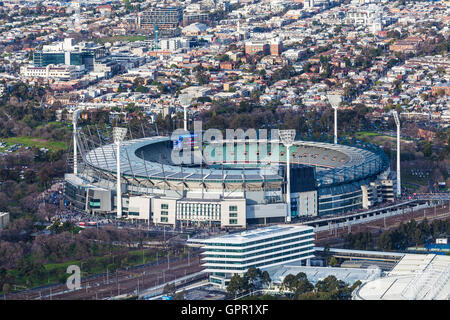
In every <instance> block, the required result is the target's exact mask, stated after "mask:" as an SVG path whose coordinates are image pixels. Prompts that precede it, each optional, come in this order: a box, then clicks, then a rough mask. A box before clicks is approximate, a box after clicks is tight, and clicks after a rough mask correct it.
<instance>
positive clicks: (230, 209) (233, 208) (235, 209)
mask: <svg viewBox="0 0 450 320" xmlns="http://www.w3.org/2000/svg"><path fill="white" fill-rule="evenodd" d="M228 210H229V211H237V206H230V207H229V208H228Z"/></svg>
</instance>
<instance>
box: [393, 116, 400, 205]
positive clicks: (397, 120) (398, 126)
mask: <svg viewBox="0 0 450 320" xmlns="http://www.w3.org/2000/svg"><path fill="white" fill-rule="evenodd" d="M392 114H393V115H394V120H395V125H396V126H397V198H399V199H400V198H401V196H402V184H401V177H400V120H399V118H398V113H397V111H395V110H394V111H392Z"/></svg>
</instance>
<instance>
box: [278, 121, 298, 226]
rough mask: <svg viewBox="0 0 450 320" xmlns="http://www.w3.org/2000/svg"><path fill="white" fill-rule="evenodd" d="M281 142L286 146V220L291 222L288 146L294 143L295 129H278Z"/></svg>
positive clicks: (289, 157) (289, 155) (289, 156)
mask: <svg viewBox="0 0 450 320" xmlns="http://www.w3.org/2000/svg"><path fill="white" fill-rule="evenodd" d="M278 134H279V136H280V140H281V143H282V144H283V145H284V146H285V147H286V149H287V151H286V159H287V170H286V171H287V183H286V184H287V186H286V203H287V215H286V222H291V154H290V153H289V148H290V147H291V146H292V144H293V143H294V139H295V129H290V130H278Z"/></svg>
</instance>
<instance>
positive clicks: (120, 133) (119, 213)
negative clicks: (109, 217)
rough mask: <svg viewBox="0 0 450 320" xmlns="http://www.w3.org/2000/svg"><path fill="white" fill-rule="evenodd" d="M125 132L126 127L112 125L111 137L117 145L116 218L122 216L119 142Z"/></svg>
mask: <svg viewBox="0 0 450 320" xmlns="http://www.w3.org/2000/svg"><path fill="white" fill-rule="evenodd" d="M126 134H127V129H126V128H119V127H114V129H113V139H114V143H115V144H116V147H117V151H116V158H117V196H116V201H117V218H122V191H121V190H120V143H121V142H122V141H123V139H124V138H125V135H126Z"/></svg>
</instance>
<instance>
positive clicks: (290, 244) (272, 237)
mask: <svg viewBox="0 0 450 320" xmlns="http://www.w3.org/2000/svg"><path fill="white" fill-rule="evenodd" d="M313 230H314V228H313V227H308V226H292V225H274V226H270V227H265V228H260V229H254V230H249V231H244V232H240V233H234V234H229V235H225V236H219V237H214V238H210V239H190V240H188V243H190V244H192V245H201V246H202V249H203V250H204V252H203V253H202V256H203V258H202V261H203V262H202V266H203V267H204V268H205V269H204V270H203V272H206V273H208V274H209V280H210V282H211V283H212V284H215V285H219V286H221V287H224V286H226V285H228V283H229V281H230V279H231V277H232V276H233V275H235V274H238V275H241V276H242V275H243V274H244V273H245V272H246V271H247V270H248V269H249V268H251V267H255V268H259V269H263V268H267V267H272V266H276V265H281V264H285V263H290V262H295V261H296V262H300V261H301V262H300V263H301V264H303V263H304V264H305V265H307V264H309V259H310V258H313V257H314V232H313Z"/></svg>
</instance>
